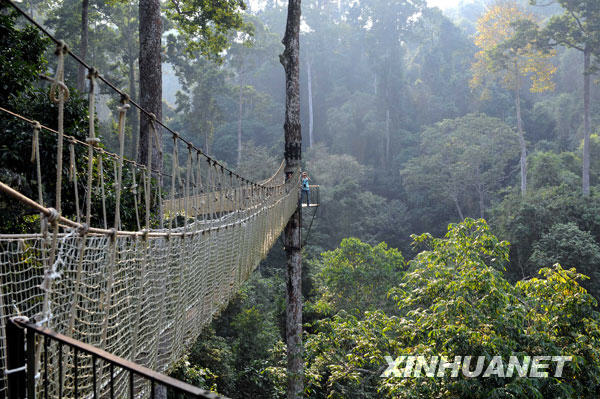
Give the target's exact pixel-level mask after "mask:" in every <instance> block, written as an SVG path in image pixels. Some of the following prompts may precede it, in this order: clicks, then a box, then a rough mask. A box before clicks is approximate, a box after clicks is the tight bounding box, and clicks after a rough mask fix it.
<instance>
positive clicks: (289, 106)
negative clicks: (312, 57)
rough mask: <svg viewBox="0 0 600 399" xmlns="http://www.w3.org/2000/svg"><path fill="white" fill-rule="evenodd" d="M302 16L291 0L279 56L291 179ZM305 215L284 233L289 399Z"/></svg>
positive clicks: (294, 395)
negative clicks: (282, 49) (303, 218)
mask: <svg viewBox="0 0 600 399" xmlns="http://www.w3.org/2000/svg"><path fill="white" fill-rule="evenodd" d="M300 14H301V0H289V2H288V15H287V25H286V29H285V36H284V38H283V44H284V46H285V50H284V51H283V54H281V55H280V56H279V59H280V61H281V64H282V65H283V68H284V69H285V81H286V90H285V94H286V101H285V123H284V130H285V160H286V165H285V173H286V178H287V179H289V178H291V177H292V176H293V175H294V172H296V171H297V170H298V168H299V167H300V160H301V158H302V132H301V127H300V65H299V59H300ZM301 212H302V208H301V207H298V209H297V210H296V212H294V215H293V216H292V217H291V219H290V220H289V221H288V223H287V225H286V226H285V231H284V244H285V252H286V257H287V296H286V341H287V398H288V399H299V398H301V397H302V396H303V395H302V394H303V391H304V387H303V383H304V381H303V380H304V363H303V359H302V284H301V283H302V248H301V247H302V242H301V239H302V236H301V233H302V231H301Z"/></svg>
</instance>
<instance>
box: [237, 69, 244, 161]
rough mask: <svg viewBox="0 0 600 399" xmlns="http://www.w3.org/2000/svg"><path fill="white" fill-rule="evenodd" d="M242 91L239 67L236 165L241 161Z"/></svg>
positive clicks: (242, 78)
mask: <svg viewBox="0 0 600 399" xmlns="http://www.w3.org/2000/svg"><path fill="white" fill-rule="evenodd" d="M243 92H244V71H243V66H242V67H240V93H239V98H238V132H237V166H238V168H239V167H240V164H241V163H242V112H243V111H244V105H243V100H244V96H243Z"/></svg>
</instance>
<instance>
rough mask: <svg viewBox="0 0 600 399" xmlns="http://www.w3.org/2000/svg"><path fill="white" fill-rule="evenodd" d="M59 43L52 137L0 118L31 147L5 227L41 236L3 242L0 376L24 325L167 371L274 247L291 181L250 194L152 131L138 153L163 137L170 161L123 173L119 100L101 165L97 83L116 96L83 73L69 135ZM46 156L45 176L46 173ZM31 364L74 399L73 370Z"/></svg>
mask: <svg viewBox="0 0 600 399" xmlns="http://www.w3.org/2000/svg"><path fill="white" fill-rule="evenodd" d="M15 8H16V9H17V10H19V11H21V10H20V9H18V7H16V6H15ZM23 15H25V16H26V17H27V18H28V19H29V20H30V21H31V22H33V23H34V24H36V25H37V26H38V27H39V25H38V24H37V23H35V21H33V20H32V19H31V18H30V17H29V16H27V15H26V14H25V13H23ZM42 30H43V29H42ZM44 33H45V34H48V32H46V31H44ZM48 35H49V34H48ZM53 40H55V41H56V39H54V38H53ZM56 42H57V47H56V53H55V54H56V58H57V59H56V68H55V70H54V77H52V78H49V77H45V79H46V80H48V81H49V82H50V88H49V93H50V98H51V100H52V101H53V102H54V103H55V104H56V112H57V116H58V123H57V126H56V128H55V129H54V128H49V127H47V126H43V125H41V124H39V123H38V122H36V121H34V120H32V119H31V118H28V117H27V116H23V115H19V114H18V113H16V112H14V111H12V110H10V109H8V108H7V107H6V104H0V111H1V112H0V115H2V118H7V120H11V121H13V120H14V124H15V127H16V128H17V129H21V130H22V132H23V134H30V135H31V170H30V171H29V172H28V173H29V176H30V177H31V179H30V180H32V181H33V183H32V184H31V186H32V187H31V188H32V189H31V190H30V191H31V193H33V194H30V196H29V197H28V196H26V195H25V194H24V193H22V192H20V191H19V190H17V189H15V188H13V187H11V186H10V185H8V184H6V183H5V182H0V192H2V193H3V194H5V199H7V198H10V199H11V200H14V202H15V203H19V204H22V207H21V208H22V209H23V214H19V215H16V216H15V217H21V216H23V215H25V216H27V217H29V218H33V219H35V220H37V221H38V222H39V224H38V226H39V230H37V231H19V232H11V233H12V234H6V232H4V233H5V234H0V362H1V364H2V365H3V366H4V368H5V369H6V362H5V359H6V340H5V337H4V332H5V329H4V327H5V325H6V323H7V320H8V318H9V317H12V316H16V315H24V316H27V317H29V318H30V319H32V320H35V322H36V323H38V324H39V325H43V326H46V327H48V328H50V329H52V330H54V331H56V332H58V333H61V334H64V335H66V336H69V337H73V338H75V339H78V340H81V341H83V342H84V343H87V344H91V345H94V346H96V347H98V348H101V349H103V350H106V351H108V352H110V353H113V354H115V355H118V356H121V357H124V358H126V359H128V360H131V361H134V362H136V363H139V364H141V365H143V366H146V367H149V368H151V369H154V370H157V371H161V372H162V371H167V370H168V369H169V367H171V366H172V365H173V364H174V362H176V361H177V360H179V359H180V358H181V357H182V356H183V355H184V354H185V353H186V351H187V349H188V348H189V346H190V345H191V344H192V343H193V341H194V340H195V339H196V337H197V336H198V335H199V333H200V332H201V330H202V329H203V328H204V327H205V326H206V325H207V324H208V323H209V322H210V321H211V320H212V318H213V317H214V316H215V315H216V314H217V313H218V312H219V311H220V310H221V309H222V308H223V307H224V306H225V305H226V304H227V303H228V301H229V300H230V299H231V297H232V296H233V295H235V294H236V292H237V291H238V289H239V287H240V284H242V282H244V281H245V280H246V279H247V278H248V277H249V275H250V273H251V272H252V271H253V270H254V269H255V267H256V266H257V265H258V263H259V262H260V261H261V260H262V259H263V258H264V257H265V256H266V254H267V252H268V251H269V249H270V248H271V247H272V246H273V244H274V243H275V241H276V239H277V238H278V236H279V235H280V234H281V232H282V230H283V228H284V227H285V225H286V223H287V221H288V220H289V218H290V217H291V215H292V214H293V213H294V212H295V210H296V209H297V206H298V191H297V188H298V181H299V176H298V175H297V173H298V172H296V175H294V176H292V177H290V178H289V179H288V180H287V181H286V179H285V176H284V168H283V164H282V165H281V166H280V167H279V169H278V170H277V172H275V174H273V176H272V177H271V178H269V179H267V180H263V181H261V182H258V183H257V182H253V181H251V180H249V179H247V178H244V177H242V176H240V175H238V174H237V173H235V172H234V171H232V170H230V169H228V168H227V167H226V166H225V165H224V164H222V163H220V162H219V161H217V160H215V159H213V158H212V157H210V156H208V155H206V154H205V153H203V152H202V151H201V150H200V149H199V148H197V147H195V146H194V145H193V144H192V143H191V142H189V141H187V140H184V139H182V138H181V135H179V134H178V133H176V132H175V131H173V130H171V129H169V128H167V127H166V126H165V125H163V124H162V122H160V121H158V120H156V119H155V118H153V117H152V118H151V119H150V121H151V123H150V127H149V130H150V131H149V132H148V134H147V137H148V143H147V144H148V147H149V148H152V147H156V148H158V150H159V152H162V149H163V148H167V147H168V146H164V144H165V143H163V142H162V141H161V140H160V138H159V134H158V133H157V131H158V129H159V128H160V127H161V126H162V127H163V128H164V129H165V130H166V131H168V132H170V133H171V137H170V139H171V142H170V144H171V146H170V150H171V151H170V154H168V156H165V157H164V159H163V162H162V164H160V163H159V164H158V166H156V165H157V163H156V160H154V161H153V160H152V153H153V151H148V154H149V155H148V157H147V158H148V159H147V160H146V162H145V164H142V163H140V162H138V161H135V160H129V159H127V158H126V157H125V156H124V154H125V137H124V136H125V124H126V116H127V112H128V110H129V109H130V107H131V105H132V104H134V103H132V102H131V101H130V100H129V98H128V97H127V96H126V95H124V93H122V92H121V91H119V90H117V89H116V88H115V90H116V91H117V94H118V95H119V96H120V102H119V104H118V105H117V106H115V107H116V109H115V112H116V114H117V115H118V122H117V123H116V126H115V130H116V131H115V132H114V133H115V134H116V135H117V137H118V148H117V149H116V150H115V151H114V152H111V151H108V150H107V149H106V148H104V147H103V145H102V144H101V143H100V140H99V138H98V137H97V135H96V100H97V88H98V83H99V81H103V82H104V83H107V84H108V85H109V87H113V88H114V86H113V85H111V84H110V82H107V81H106V80H105V79H103V78H100V75H99V74H98V72H97V71H96V70H95V69H94V68H90V67H88V66H87V65H86V67H88V68H89V74H88V80H89V95H88V113H89V123H88V126H87V131H86V132H78V136H77V137H75V136H71V135H67V134H66V133H65V104H66V102H67V101H68V99H69V96H70V93H69V88H68V85H67V84H66V82H65V76H64V71H65V60H66V58H67V57H66V56H67V54H71V55H73V54H72V53H71V52H70V51H69V50H68V48H67V47H66V45H65V44H64V43H63V42H61V41H56ZM73 56H74V55H73ZM74 58H75V60H76V61H81V60H79V59H78V58H77V57H76V56H74ZM134 105H135V106H136V107H138V108H139V109H140V111H141V112H144V113H147V112H146V111H145V110H143V109H141V108H140V107H139V106H137V104H134ZM147 114H148V115H151V114H150V113H147ZM11 123H13V122H11ZM13 130H14V129H13ZM43 143H46V144H47V143H50V145H51V146H52V147H51V148H50V150H48V151H42V150H47V149H45V148H43V146H42V144H43ZM49 151H51V152H52V159H54V160H55V164H54V163H53V164H52V165H48V164H47V163H46V161H47V159H46V158H45V157H47V154H48V153H49ZM49 167H50V168H49ZM49 170H51V171H54V170H55V171H56V173H50V172H49ZM50 175H52V179H49V178H48V176H50ZM30 197H35V198H30ZM50 205H52V206H50ZM41 352H42V348H37V351H36V353H37V355H36V369H37V371H38V373H39V374H40V376H43V377H44V378H43V380H46V377H48V378H47V380H48V381H49V382H50V387H49V388H50V391H49V392H50V397H55V396H57V395H58V393H59V392H61V393H62V394H63V396H64V397H70V396H72V394H73V389H74V387H73V376H72V374H71V373H72V370H71V368H70V367H63V368H62V370H63V372H62V373H58V370H59V367H58V364H59V363H61V362H62V363H63V364H67V365H68V364H70V363H69V362H70V359H69V357H68V355H67V354H62V355H61V354H60V352H58V351H57V350H51V351H50V354H49V358H48V360H47V367H41V365H40V363H41V355H40V354H41ZM71 360H72V359H71ZM44 362H46V359H44ZM44 365H45V366H46V364H44ZM46 368H47V370H48V375H47V376H45V375H43V374H44V373H45V370H46ZM59 374H60V375H59ZM114 377H115V378H116V379H115V381H116V384H115V386H114V387H115V389H116V391H115V393H116V396H117V397H120V396H124V395H125V394H126V390H127V389H128V388H127V387H128V381H127V380H126V376H125V375H117V376H114ZM92 378H93V373H92V362H91V360H90V359H83V360H82V359H80V361H79V364H78V381H79V384H78V385H79V386H78V389H79V394H80V395H83V396H86V395H89V396H90V397H91V396H92V394H93V392H91V387H92ZM96 378H97V381H98V384H97V386H98V390H99V392H97V394H98V395H100V396H99V397H103V396H102V395H104V394H105V393H106V392H107V389H108V384H107V381H108V380H109V370H108V369H107V368H101V367H100V368H98V369H97V370H96ZM40 380H42V379H40ZM5 387H6V383H5V376H4V375H3V376H2V378H0V396H6V390H5ZM137 394H138V396H139V397H143V396H144V395H145V394H146V392H144V391H143V390H142V391H140V392H137Z"/></svg>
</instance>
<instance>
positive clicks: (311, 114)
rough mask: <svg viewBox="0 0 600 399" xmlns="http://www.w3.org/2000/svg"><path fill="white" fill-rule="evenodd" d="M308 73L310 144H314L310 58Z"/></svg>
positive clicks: (307, 66) (310, 145)
mask: <svg viewBox="0 0 600 399" xmlns="http://www.w3.org/2000/svg"><path fill="white" fill-rule="evenodd" d="M306 74H307V75H308V146H309V147H310V148H312V146H313V122H314V119H313V118H314V114H313V97H312V70H311V68H310V60H307V61H306Z"/></svg>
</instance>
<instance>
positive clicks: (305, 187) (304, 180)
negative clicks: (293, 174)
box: [302, 177, 310, 191]
mask: <svg viewBox="0 0 600 399" xmlns="http://www.w3.org/2000/svg"><path fill="white" fill-rule="evenodd" d="M302 190H304V191H308V190H310V186H309V185H308V177H303V178H302Z"/></svg>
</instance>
